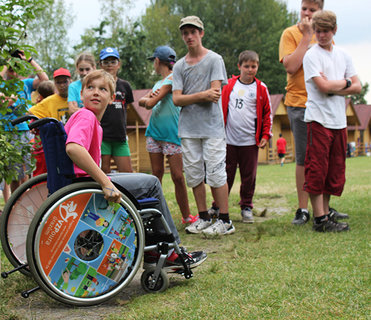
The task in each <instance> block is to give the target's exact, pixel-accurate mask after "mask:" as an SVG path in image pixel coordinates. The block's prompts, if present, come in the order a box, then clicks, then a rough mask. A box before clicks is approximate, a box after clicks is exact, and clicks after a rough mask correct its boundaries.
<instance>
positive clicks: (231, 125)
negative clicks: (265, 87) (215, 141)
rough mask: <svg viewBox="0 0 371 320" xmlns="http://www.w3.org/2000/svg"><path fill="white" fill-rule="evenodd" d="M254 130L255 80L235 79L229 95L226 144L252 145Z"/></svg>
mask: <svg viewBox="0 0 371 320" xmlns="http://www.w3.org/2000/svg"><path fill="white" fill-rule="evenodd" d="M255 132H256V82H255V81H254V82H253V83H251V84H243V83H242V82H241V81H240V80H239V79H238V80H237V81H236V83H235V85H234V87H233V89H232V92H231V94H230V96H229V103H228V117H227V126H226V141H227V144H230V145H233V146H253V145H255V144H256V141H255Z"/></svg>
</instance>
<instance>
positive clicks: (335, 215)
mask: <svg viewBox="0 0 371 320" xmlns="http://www.w3.org/2000/svg"><path fill="white" fill-rule="evenodd" d="M328 217H329V219H330V220H332V221H337V220H341V219H348V218H349V216H348V215H347V214H346V213H340V212H338V211H336V210H335V209H334V208H330V210H329V212H328Z"/></svg>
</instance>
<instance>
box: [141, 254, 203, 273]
mask: <svg viewBox="0 0 371 320" xmlns="http://www.w3.org/2000/svg"><path fill="white" fill-rule="evenodd" d="M182 254H183V258H184V261H185V263H187V264H189V267H190V268H191V269H193V268H196V267H198V266H199V265H200V264H201V263H203V262H204V261H205V260H206V259H207V254H206V252H204V251H193V252H187V251H186V250H184V249H183V252H182ZM158 257H159V254H158V253H151V252H148V253H147V252H146V253H145V255H144V263H143V268H144V269H148V268H149V267H155V266H156V264H157V261H158ZM163 269H164V270H165V271H167V272H177V271H179V270H182V269H184V266H183V263H182V260H181V258H180V257H179V255H178V254H177V253H176V252H175V251H173V253H172V254H171V255H170V256H169V257H168V258H167V259H166V261H165V264H164V267H163Z"/></svg>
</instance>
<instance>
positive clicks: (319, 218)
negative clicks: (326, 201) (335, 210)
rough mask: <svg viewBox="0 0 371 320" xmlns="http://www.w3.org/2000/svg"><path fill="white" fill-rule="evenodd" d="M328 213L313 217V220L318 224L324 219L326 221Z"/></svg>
mask: <svg viewBox="0 0 371 320" xmlns="http://www.w3.org/2000/svg"><path fill="white" fill-rule="evenodd" d="M327 217H328V215H327V214H325V215H324V216H320V217H314V221H315V222H316V223H317V224H320V223H322V222H324V221H326V220H327V219H328V218H327Z"/></svg>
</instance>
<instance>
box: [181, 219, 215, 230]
mask: <svg viewBox="0 0 371 320" xmlns="http://www.w3.org/2000/svg"><path fill="white" fill-rule="evenodd" d="M211 223H212V222H211V220H210V221H208V220H204V219H201V218H199V219H198V220H196V221H195V222H193V223H192V224H191V225H189V226H188V227H186V228H185V231H186V232H187V233H201V232H202V230H204V229H206V228H207V227H209V226H211Z"/></svg>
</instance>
